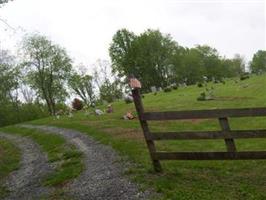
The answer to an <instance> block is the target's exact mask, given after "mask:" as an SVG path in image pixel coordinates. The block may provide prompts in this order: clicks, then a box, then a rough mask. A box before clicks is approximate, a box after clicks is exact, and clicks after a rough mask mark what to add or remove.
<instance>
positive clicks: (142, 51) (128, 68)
mask: <svg viewBox="0 0 266 200" xmlns="http://www.w3.org/2000/svg"><path fill="white" fill-rule="evenodd" d="M175 49H176V43H175V42H174V41H173V40H172V38H171V37H170V35H163V34H162V33H161V32H160V31H158V30H147V31H145V32H144V33H142V34H140V35H139V36H136V35H134V34H133V33H131V32H129V31H127V30H125V29H122V30H119V31H118V32H117V33H116V34H115V35H114V37H113V42H112V44H111V47H110V49H109V52H110V57H111V60H112V67H113V71H115V72H118V75H119V76H120V77H122V76H129V75H132V74H133V75H134V76H135V77H137V78H139V79H140V81H141V82H142V83H143V89H144V90H145V91H149V89H150V87H151V86H157V87H166V86H167V85H168V79H167V76H168V75H169V71H170V63H169V58H170V56H171V55H172V54H173V53H174V51H175Z"/></svg>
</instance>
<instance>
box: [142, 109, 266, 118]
mask: <svg viewBox="0 0 266 200" xmlns="http://www.w3.org/2000/svg"><path fill="white" fill-rule="evenodd" d="M251 116H253V117H254V116H266V108H265V107H264V108H240V109H215V110H191V111H168V112H145V113H143V115H142V120H181V119H211V118H225V117H251Z"/></svg>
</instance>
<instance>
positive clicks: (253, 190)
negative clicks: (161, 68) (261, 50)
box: [31, 75, 266, 200]
mask: <svg viewBox="0 0 266 200" xmlns="http://www.w3.org/2000/svg"><path fill="white" fill-rule="evenodd" d="M236 80H237V79H235V80H227V81H226V83H225V84H222V83H219V84H213V83H209V84H208V87H209V88H210V87H213V88H214V97H215V99H214V100H211V101H197V100H196V99H197V97H198V96H199V95H200V93H201V92H203V91H204V88H199V87H197V86H189V87H186V88H179V89H178V90H173V91H172V92H169V93H165V92H159V93H158V94H157V95H154V94H152V93H150V94H145V98H144V99H143V103H144V107H145V110H146V111H166V110H194V109H195V110H196V109H216V108H245V107H266V76H265V75H263V76H252V77H251V78H250V79H248V80H244V81H237V82H236ZM101 108H102V109H103V108H105V107H101ZM113 108H114V113H112V114H105V115H102V116H95V115H94V114H90V115H87V114H86V112H83V111H82V112H77V113H75V114H74V117H73V118H69V117H67V116H64V117H61V118H60V119H54V118H45V119H41V120H36V121H33V122H31V123H32V124H46V125H53V126H59V127H65V128H72V129H76V130H80V131H83V132H84V133H86V134H88V135H90V136H92V137H94V138H95V139H97V140H99V141H101V142H102V143H105V144H108V145H111V146H112V147H113V148H114V149H115V150H117V152H118V153H119V154H120V155H121V156H122V158H123V159H125V160H126V161H130V162H131V163H132V164H131V165H129V166H128V167H127V170H126V174H128V175H130V177H131V178H132V179H133V180H135V181H136V182H138V183H140V184H141V185H142V186H143V188H153V189H154V190H155V191H157V192H159V193H161V194H162V195H161V198H162V199H189V200H190V199H241V200H242V199H266V194H265V191H266V173H265V172H266V161H259V160H258V161H164V162H162V167H163V169H164V172H163V173H161V174H156V173H154V172H153V169H152V165H151V162H150V158H149V155H148V152H147V148H146V145H145V142H144V139H143V134H142V131H141V129H140V125H139V121H138V120H137V119H135V120H130V121H126V120H122V119H121V117H122V116H123V115H124V114H125V113H126V112H127V111H133V112H134V113H135V108H134V105H133V104H126V103H125V102H123V101H119V102H115V103H113ZM230 124H231V128H232V129H252V128H255V129H265V128H266V118H263V117H258V118H252V119H251V118H241V119H230ZM150 126H151V130H156V131H175V130H219V123H218V121H217V120H181V121H168V122H151V123H150ZM236 145H237V149H238V150H263V149H264V150H266V139H248V140H247V139H242V140H236ZM156 147H157V149H158V150H161V151H166V150H167V151H193V150H195V151H225V150H226V148H225V144H224V141H223V140H215V141H214V140H207V141H206V140H204V141H203V140H197V141H163V142H162V141H160V142H156Z"/></svg>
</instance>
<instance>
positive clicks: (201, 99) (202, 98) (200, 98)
mask: <svg viewBox="0 0 266 200" xmlns="http://www.w3.org/2000/svg"><path fill="white" fill-rule="evenodd" d="M197 100H198V101H205V100H206V94H205V92H202V93H200V96H199V97H198V98H197Z"/></svg>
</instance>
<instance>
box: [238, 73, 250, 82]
mask: <svg viewBox="0 0 266 200" xmlns="http://www.w3.org/2000/svg"><path fill="white" fill-rule="evenodd" d="M248 78H249V74H248V73H243V74H241V76H240V80H241V81H243V80H246V79H248Z"/></svg>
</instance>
